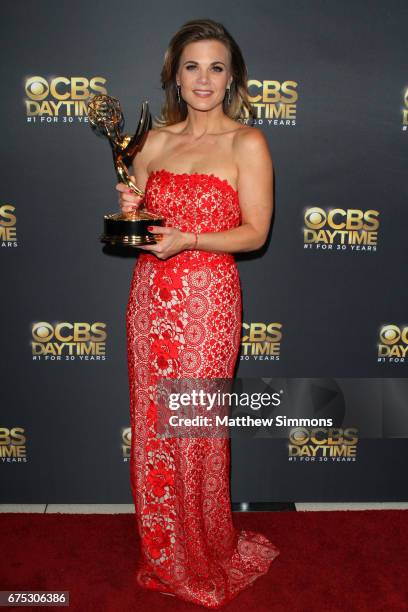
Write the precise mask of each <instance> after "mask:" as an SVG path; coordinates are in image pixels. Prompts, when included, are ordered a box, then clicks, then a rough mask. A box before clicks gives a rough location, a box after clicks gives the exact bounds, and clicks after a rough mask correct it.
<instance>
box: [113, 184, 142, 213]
mask: <svg viewBox="0 0 408 612" xmlns="http://www.w3.org/2000/svg"><path fill="white" fill-rule="evenodd" d="M130 178H131V180H132V182H133V183H135V184H136V179H135V177H134V176H131V177H130ZM116 189H117V191H119V206H120V208H121V211H122V213H128V212H132V211H135V210H137V209H138V208H139V206H140V204H141V202H142V201H143V197H142V196H138V195H136V194H135V192H134V191H133V189H131V188H130V187H128V186H127V185H125V183H118V184H117V185H116Z"/></svg>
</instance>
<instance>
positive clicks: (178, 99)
mask: <svg viewBox="0 0 408 612" xmlns="http://www.w3.org/2000/svg"><path fill="white" fill-rule="evenodd" d="M180 89H181V87H180V85H177V102H178V103H179V104H180V100H181V98H180Z"/></svg>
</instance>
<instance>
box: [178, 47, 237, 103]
mask: <svg viewBox="0 0 408 612" xmlns="http://www.w3.org/2000/svg"><path fill="white" fill-rule="evenodd" d="M176 80H177V83H178V84H179V85H180V86H181V90H180V96H181V97H182V98H183V99H184V100H185V102H186V103H187V104H189V105H190V106H192V107H193V108H194V109H197V110H210V109H212V108H214V107H215V106H217V105H218V104H222V102H223V100H224V97H225V93H226V92H225V90H226V88H227V87H229V86H230V84H231V81H232V77H231V72H230V57H229V50H228V49H227V47H226V46H225V45H224V44H223V43H221V42H219V41H218V40H200V41H197V42H193V43H189V44H188V45H186V47H184V50H183V52H182V54H181V56H180V64H179V69H178V72H177V75H176Z"/></svg>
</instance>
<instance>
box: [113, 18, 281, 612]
mask: <svg viewBox="0 0 408 612" xmlns="http://www.w3.org/2000/svg"><path fill="white" fill-rule="evenodd" d="M246 83H247V71H246V67H245V64H244V61H243V58H242V55H241V52H240V49H239V47H238V46H237V44H236V43H235V41H234V40H233V38H232V37H231V36H230V34H229V33H228V32H227V30H226V29H225V28H224V27H223V26H222V25H221V24H219V23H216V22H214V21H212V20H196V21H190V22H187V23H185V24H184V25H183V26H182V27H181V29H180V30H179V31H178V32H177V33H176V34H175V35H174V37H173V38H172V40H171V41H170V45H169V47H168V49H167V51H166V54H165V61H164V66H163V70H162V84H163V88H164V89H165V93H166V101H165V104H164V107H163V109H162V116H161V119H160V120H158V121H157V122H156V125H155V126H154V127H155V129H153V130H150V131H149V132H148V135H147V138H146V141H145V143H144V145H143V148H142V149H141V151H140V152H139V153H138V154H137V156H136V159H135V164H134V166H133V179H134V181H135V182H136V184H138V186H139V187H141V188H142V189H144V191H145V198H144V201H145V206H146V209H147V210H148V211H149V212H152V213H156V214H158V215H160V216H163V217H165V219H166V222H165V226H163V227H161V226H151V232H152V233H153V234H159V235H160V239H159V241H158V242H157V244H150V245H146V246H142V247H140V249H141V253H140V255H139V258H138V260H137V263H136V266H135V269H134V274H133V279H132V284H131V289H130V295H129V302H128V308H127V314H126V322H127V334H128V364H129V389H130V407H131V431H132V445H131V486H132V494H133V497H134V501H135V508H136V519H137V527H138V531H139V535H140V538H141V559H140V562H139V566H138V569H137V581H138V584H140V585H141V586H143V587H144V588H148V589H153V590H157V591H160V592H161V593H165V594H171V595H176V596H178V597H179V598H181V599H184V600H187V601H191V602H194V603H196V604H201V605H203V606H205V607H208V608H219V607H221V606H223V605H224V604H226V603H227V602H229V601H230V600H231V599H233V598H234V597H235V596H236V595H237V594H238V593H239V592H240V591H241V590H243V589H244V588H246V587H247V586H249V585H250V584H251V583H252V582H253V581H254V580H256V578H258V577H259V576H261V575H262V574H265V573H266V572H267V570H268V568H269V565H270V563H271V561H272V560H273V559H274V558H275V557H276V556H277V555H278V554H279V550H278V549H277V548H276V547H275V546H274V545H273V544H272V543H271V542H270V541H269V540H268V539H267V538H266V537H265V536H263V535H262V534H259V533H255V532H251V531H238V530H236V529H235V528H234V525H233V522H232V513H231V507H230V489H229V468H230V445H229V442H230V440H229V439H228V438H218V439H212V438H208V437H207V438H206V437H201V438H193V437H184V438H169V437H163V436H161V435H160V434H159V433H158V431H157V422H158V421H157V416H158V404H157V397H156V394H155V392H156V390H157V387H156V384H157V382H158V380H159V379H160V377H164V378H175V379H178V378H194V379H202V378H205V379H212V378H231V377H232V376H233V374H234V368H235V365H236V362H237V357H238V351H239V346H240V337H241V323H242V315H241V309H242V302H241V289H240V279H239V274H238V269H237V266H236V263H235V259H234V256H233V253H235V252H241V251H253V250H255V249H258V248H260V247H261V246H262V245H263V244H264V242H265V240H266V237H267V234H268V230H269V226H270V222H271V215H272V208H273V195H272V184H273V173H272V160H271V157H270V153H269V149H268V145H267V142H266V139H265V137H264V136H263V134H262V132H260V131H259V130H258V129H257V128H252V127H248V126H246V125H245V124H243V123H241V122H240V121H239V120H238V119H240V118H241V117H242V113H243V112H244V111H245V109H246V110H247V111H249V114H251V108H250V105H249V102H248V92H247V85H246ZM116 188H117V190H118V191H120V192H121V193H120V198H119V201H120V204H121V209H122V211H124V212H128V211H131V210H132V209H135V208H137V207H138V206H139V205H140V202H141V198H139V197H137V196H135V195H134V194H133V193H132V192H131V191H129V189H128V188H127V187H126V186H125V185H123V184H121V183H119V184H118V185H117V186H116Z"/></svg>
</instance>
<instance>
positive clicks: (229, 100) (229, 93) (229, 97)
mask: <svg viewBox="0 0 408 612" xmlns="http://www.w3.org/2000/svg"><path fill="white" fill-rule="evenodd" d="M227 91H228V97H227V104H231V87H227Z"/></svg>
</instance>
